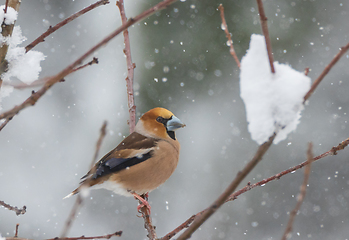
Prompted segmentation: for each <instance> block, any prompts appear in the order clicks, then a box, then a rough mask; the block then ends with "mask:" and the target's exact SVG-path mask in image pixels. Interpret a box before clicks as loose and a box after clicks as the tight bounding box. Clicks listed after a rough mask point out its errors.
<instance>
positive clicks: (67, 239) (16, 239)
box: [6, 231, 122, 240]
mask: <svg viewBox="0 0 349 240" xmlns="http://www.w3.org/2000/svg"><path fill="white" fill-rule="evenodd" d="M121 235H122V231H118V232H115V233H111V234H106V235H102V236H94V237H85V236H84V235H82V236H81V237H65V238H58V237H55V238H48V239H45V240H84V239H85V240H87V239H110V238H111V237H114V236H116V237H121ZM6 240H31V239H28V238H19V237H10V238H6Z"/></svg>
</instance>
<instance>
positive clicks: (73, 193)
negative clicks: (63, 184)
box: [63, 188, 79, 199]
mask: <svg viewBox="0 0 349 240" xmlns="http://www.w3.org/2000/svg"><path fill="white" fill-rule="evenodd" d="M78 192H79V188H77V189H75V190H74V191H72V192H71V193H69V194H68V195H67V196H65V197H64V198H63V199H66V198H70V197H71V196H73V195H75V194H77V193H78Z"/></svg>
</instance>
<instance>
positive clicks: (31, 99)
mask: <svg viewBox="0 0 349 240" xmlns="http://www.w3.org/2000/svg"><path fill="white" fill-rule="evenodd" d="M175 1H177V0H164V1H162V2H160V3H158V4H156V5H155V6H153V7H151V8H149V9H148V10H146V11H144V12H142V13H141V14H139V15H137V16H136V17H135V18H130V19H129V20H128V21H127V22H126V23H125V24H122V25H121V26H120V27H119V28H118V29H116V30H115V31H113V32H112V33H111V34H109V35H108V36H107V37H105V38H104V39H103V40H102V41H100V42H99V43H98V44H96V45H95V46H94V47H92V48H91V49H90V50H89V51H87V52H86V53H85V54H83V55H82V56H81V57H79V58H78V59H77V60H76V61H75V62H73V63H72V64H70V65H69V66H67V67H66V68H65V69H63V70H62V71H61V72H59V73H58V74H56V75H55V76H52V77H50V78H49V80H48V81H47V82H46V84H45V86H44V87H43V88H42V89H40V90H39V91H37V92H35V93H33V94H32V95H31V96H30V97H29V98H28V99H27V100H26V101H24V102H23V103H22V104H20V105H18V106H15V107H14V108H12V109H11V110H9V111H7V112H4V113H2V114H0V119H4V118H6V119H9V118H11V117H13V116H14V115H16V114H17V113H19V112H20V111H21V110H22V109H24V108H26V107H29V106H33V105H34V104H35V103H36V102H37V101H38V100H39V98H41V97H42V96H43V95H44V94H45V93H46V91H47V90H48V89H50V88H51V87H52V86H53V85H54V84H56V83H57V82H59V81H60V80H61V79H63V78H64V77H65V76H67V75H68V74H70V73H71V71H72V70H73V69H74V68H75V67H76V66H77V65H80V64H81V63H82V61H83V60H85V59H86V58H87V57H88V56H90V55H91V54H92V53H94V52H95V51H96V50H97V49H99V48H100V47H102V46H104V45H105V44H107V43H108V42H109V41H110V40H111V39H113V38H114V37H115V36H117V35H118V34H120V33H121V32H122V31H124V30H125V29H127V28H128V27H130V26H132V25H133V24H135V23H136V22H139V21H140V20H142V19H143V18H146V17H149V16H150V15H152V14H153V13H155V12H157V11H160V10H161V9H163V8H166V7H167V6H169V5H170V4H172V3H174V2H175Z"/></svg>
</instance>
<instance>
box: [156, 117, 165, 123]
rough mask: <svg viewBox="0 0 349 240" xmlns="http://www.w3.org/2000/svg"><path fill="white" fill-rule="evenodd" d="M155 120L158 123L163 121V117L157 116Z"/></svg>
mask: <svg viewBox="0 0 349 240" xmlns="http://www.w3.org/2000/svg"><path fill="white" fill-rule="evenodd" d="M156 121H158V122H159V123H163V122H164V118H163V117H157V118H156Z"/></svg>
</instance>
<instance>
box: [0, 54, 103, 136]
mask: <svg viewBox="0 0 349 240" xmlns="http://www.w3.org/2000/svg"><path fill="white" fill-rule="evenodd" d="M93 64H98V58H95V57H94V58H93V59H92V60H91V61H90V62H88V63H86V64H84V65H82V66H80V67H77V68H74V69H73V70H72V71H71V73H73V72H76V71H78V70H81V69H84V68H85V67H88V66H91V65H93ZM48 80H49V78H42V79H39V80H36V81H34V82H32V83H31V84H25V83H21V84H11V83H4V84H3V85H4V86H11V87H13V88H15V89H26V88H33V87H38V86H42V85H44V84H45V83H46V82H47V81H48ZM60 82H64V81H60ZM0 130H1V129H0Z"/></svg>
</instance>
